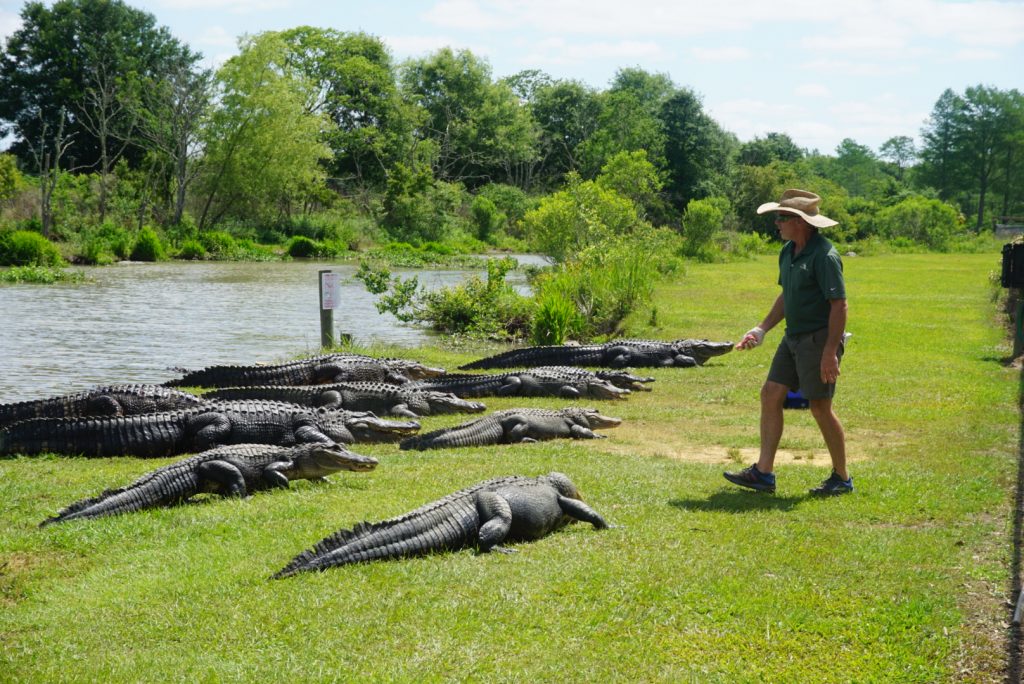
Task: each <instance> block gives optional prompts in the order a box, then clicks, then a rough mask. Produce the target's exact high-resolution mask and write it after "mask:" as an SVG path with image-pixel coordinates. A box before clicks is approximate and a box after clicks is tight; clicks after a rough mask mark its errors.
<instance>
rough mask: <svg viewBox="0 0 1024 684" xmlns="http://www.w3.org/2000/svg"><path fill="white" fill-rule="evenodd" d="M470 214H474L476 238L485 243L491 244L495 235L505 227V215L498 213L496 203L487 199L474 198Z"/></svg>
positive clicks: (478, 196)
mask: <svg viewBox="0 0 1024 684" xmlns="http://www.w3.org/2000/svg"><path fill="white" fill-rule="evenodd" d="M470 212H471V213H472V214H473V226H474V227H475V228H476V237H477V238H478V239H479V240H481V241H483V242H490V241H491V239H492V237H493V235H494V233H496V232H497V231H498V230H499V229H500V228H501V227H502V226H503V225H505V220H506V218H505V215H504V214H502V213H501V212H500V211H498V207H497V206H495V204H494V202H492V201H491V200H489V199H487V198H486V197H482V196H480V195H477V196H476V197H475V198H473V204H472V205H470Z"/></svg>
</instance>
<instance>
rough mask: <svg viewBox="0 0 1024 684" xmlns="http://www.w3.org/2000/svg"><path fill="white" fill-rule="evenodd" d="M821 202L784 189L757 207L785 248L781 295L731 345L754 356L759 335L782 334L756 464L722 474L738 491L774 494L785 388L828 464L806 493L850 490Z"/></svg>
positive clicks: (833, 283) (840, 329)
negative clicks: (810, 420)
mask: <svg viewBox="0 0 1024 684" xmlns="http://www.w3.org/2000/svg"><path fill="white" fill-rule="evenodd" d="M820 201H821V198H820V197H818V196H817V195H815V194H814V193H813V192H807V191H806V190H786V191H785V192H784V193H782V198H781V199H780V200H779V201H778V202H768V203H766V204H762V205H761V206H760V207H758V208H757V213H758V214H764V213H766V212H769V211H771V212H776V215H775V225H776V226H777V227H778V229H779V233H780V234H781V236H782V239H783V241H784V242H785V244H783V246H782V251H781V252H780V253H779V285H781V286H782V293H781V294H780V295H779V296H778V298H777V299H776V300H775V303H774V304H773V305H772V308H771V310H770V311H769V312H768V315H767V316H765V317H764V320H763V321H761V323H760V325H757V326H756V327H754V328H753V329H751V330H750V331H749V332H748V333H747V334H746V335H744V336H743V339H742V340H740V342H739V343H738V344H737V345H736V348H737V349H753V348H754V347H756V346H758V345H760V344H761V342H763V341H764V336H765V333H767V332H768V331H769V330H771V329H772V328H774V327H775V326H776V324H778V323H779V322H780V321H782V320H783V318H785V320H786V334H785V336H784V337H783V338H782V342H780V343H779V347H778V349H777V350H776V352H775V357H774V359H773V360H772V365H771V368H770V369H769V371H768V379H767V380H766V381H765V383H764V385H763V386H762V387H761V453H760V456H759V457H758V460H757V463H755V464H754V465H752V466H750V467H749V468H744V469H743V470H741V471H739V472H732V473H730V472H727V473H724V475H725V479H727V480H729V482H732V483H734V484H738V485H740V486H741V487H748V488H750V489H756V490H758V491H763V492H774V491H775V474H774V472H773V469H774V464H775V453H776V451H777V450H778V448H779V440H781V439H782V427H783V404H784V402H785V401H786V395H787V394H788V392H789V390H790V389H798V388H799V390H800V392H801V394H803V396H804V397H805V398H807V399H808V400H809V402H810V409H811V415H813V416H814V420H815V421H816V422H817V423H818V428H819V429H820V430H821V434H822V437H824V438H825V445H826V446H827V447H828V453H829V455H830V456H831V457H832V474H831V475H830V476H829V477H828V478H827V479H826V480H825V481H824V482H822V483H821V485H820V486H818V487H815V488H814V489H812V490H811V494H814V495H833V494H846V493H848V492H852V491H853V478H851V477H850V474H849V473H848V472H847V470H846V437H845V435H844V434H843V426H842V424H841V423H840V422H839V418H838V417H837V416H836V414H835V412H834V411H833V410H832V397H833V396H834V395H835V390H836V380H837V379H838V378H839V360H840V359H841V358H842V356H843V333H844V331H845V329H846V286H845V283H844V281H843V262H842V260H841V259H840V258H839V253H838V252H837V251H836V248H835V247H833V246H832V243H831V242H829V241H828V240H826V239H825V238H824V237H823V236H822V235H821V234H820V233H819V232H818V229H819V228H828V227H830V226H835V225H838V224H837V222H836V221H833V220H832V219H830V218H828V217H827V216H824V215H822V214H820V213H818V204H819V203H820Z"/></svg>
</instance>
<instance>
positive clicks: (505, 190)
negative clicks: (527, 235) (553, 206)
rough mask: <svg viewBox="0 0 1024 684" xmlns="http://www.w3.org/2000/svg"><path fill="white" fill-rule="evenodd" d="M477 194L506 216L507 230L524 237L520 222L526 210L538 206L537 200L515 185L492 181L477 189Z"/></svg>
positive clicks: (517, 236)
mask: <svg viewBox="0 0 1024 684" xmlns="http://www.w3.org/2000/svg"><path fill="white" fill-rule="evenodd" d="M477 196H479V197H486V198H487V199H489V200H491V202H493V203H494V206H495V207H496V208H497V209H498V211H499V212H501V213H502V214H504V215H505V217H506V231H507V232H508V233H510V234H511V235H512V236H513V237H516V238H522V237H523V232H522V228H521V226H520V223H521V222H522V220H523V217H524V216H526V212H528V211H530V210H531V209H533V208H534V207H536V204H537V203H536V201H534V200H532V199H530V198H529V197H527V195H526V193H525V192H523V191H522V190H520V189H519V188H517V187H515V186H514V185H505V184H503V183H491V184H489V185H485V186H483V187H482V188H480V190H478V191H477Z"/></svg>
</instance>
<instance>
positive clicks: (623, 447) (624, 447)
mask: <svg viewBox="0 0 1024 684" xmlns="http://www.w3.org/2000/svg"><path fill="white" fill-rule="evenodd" d="M619 430H621V428H619ZM620 435H621V438H620V439H615V440H614V441H613V440H612V439H609V440H608V441H605V442H602V443H601V446H600V449H601V450H602V451H606V452H608V453H613V454H621V455H633V456H661V457H663V458H671V459H673V460H677V461H687V462H690V463H712V464H720V465H732V464H743V465H747V464H750V463H754V462H755V461H757V457H758V453H759V450H758V448H757V447H743V448H735V447H724V446H716V445H708V444H686V443H680V442H678V441H677V440H674V439H667V438H666V437H665V435H659V434H651V433H647V432H639V431H636V432H626V431H622V432H617V433H616V434H614V435H610V436H613V438H614V437H620ZM847 460H848V461H850V462H856V461H860V460H863V457H859V456H858V455H857V454H856V453H852V454H847ZM831 462H832V461H831V459H830V458H829V455H828V450H826V449H825V447H824V446H822V447H821V448H820V449H779V451H778V453H777V454H776V456H775V463H776V464H777V465H792V464H796V465H810V466H827V465H830V464H831Z"/></svg>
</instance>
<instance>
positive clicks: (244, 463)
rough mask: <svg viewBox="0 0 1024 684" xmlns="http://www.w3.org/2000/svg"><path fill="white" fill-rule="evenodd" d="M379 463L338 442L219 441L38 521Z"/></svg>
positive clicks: (284, 483) (252, 488)
mask: <svg viewBox="0 0 1024 684" xmlns="http://www.w3.org/2000/svg"><path fill="white" fill-rule="evenodd" d="M376 467H377V459H375V458H371V457H369V456H362V455H360V454H356V453H353V452H351V451H349V450H348V449H346V448H345V447H344V446H342V445H340V444H335V443H334V442H313V443H310V444H298V445H296V446H291V447H281V446H271V445H268V444H235V445H232V446H223V447H217V448H215V449H210V450H208V451H204V452H202V453H200V454H196V455H195V456H190V457H188V458H185V459H182V460H180V461H178V462H176V463H172V464H170V465H166V466H164V467H163V468H158V469H156V470H154V471H152V472H149V473H146V474H145V475H143V476H142V477H140V478H139V479H137V480H136V481H135V482H133V483H132V484H130V485H128V486H127V487H121V488H119V489H108V490H106V491H104V492H103V493H102V494H100V495H99V496H95V497H92V498H88V499H83V500H82V501H79V502H77V503H73V504H71V505H70V506H68V507H66V508H65V509H63V510H62V511H60V512H59V513H58V514H57V515H56V516H54V517H52V518H48V519H47V520H44V521H43V522H42V523H40V527H43V526H45V525H50V524H52V523H57V522H65V521H67V520H78V519H82V518H99V517H101V516H107V515H120V514H123V513H130V512H132V511H141V510H143V509H146V508H157V507H162V506H173V505H175V504H177V503H181V502H183V501H186V500H188V499H190V498H192V497H193V496H196V495H197V494H203V493H210V494H219V495H221V496H239V497H243V496H248V495H249V494H251V493H252V492H256V491H260V490H264V489H273V488H287V487H288V483H289V482H291V481H292V480H321V479H323V478H325V477H326V476H328V475H331V474H332V473H336V472H339V471H342V470H349V471H355V472H365V471H368V470H373V469H374V468H376Z"/></svg>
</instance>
